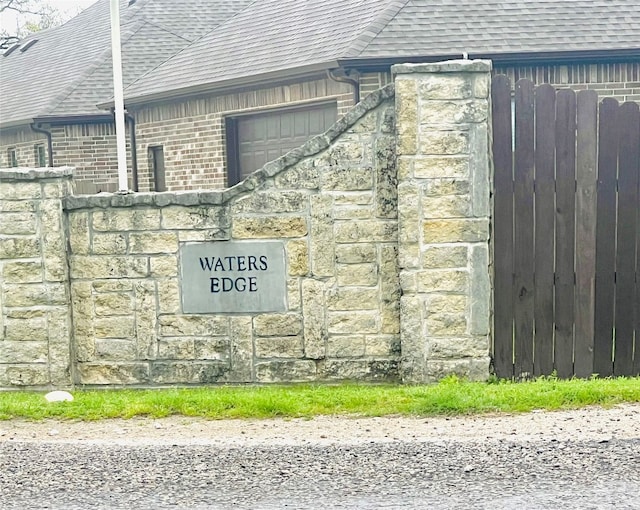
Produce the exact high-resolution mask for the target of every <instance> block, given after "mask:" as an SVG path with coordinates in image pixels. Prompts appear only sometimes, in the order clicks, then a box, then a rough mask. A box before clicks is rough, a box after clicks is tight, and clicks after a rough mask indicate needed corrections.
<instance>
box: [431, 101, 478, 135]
mask: <svg viewBox="0 0 640 510" xmlns="http://www.w3.org/2000/svg"><path fill="white" fill-rule="evenodd" d="M420 112H421V113H420V124H421V126H422V125H423V124H426V125H449V126H450V125H460V124H469V123H477V122H485V121H486V120H487V118H488V115H489V102H488V100H486V99H469V100H462V101H429V102H425V103H424V104H423V105H422V108H421V109H420ZM461 127H462V126H460V128H461Z"/></svg>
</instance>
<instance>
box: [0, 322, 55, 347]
mask: <svg viewBox="0 0 640 510" xmlns="http://www.w3.org/2000/svg"><path fill="white" fill-rule="evenodd" d="M48 338H49V335H48V332H47V319H46V317H33V318H20V319H9V318H7V319H5V321H4V340H5V341H7V342H14V341H17V342H36V341H46V340H48Z"/></svg>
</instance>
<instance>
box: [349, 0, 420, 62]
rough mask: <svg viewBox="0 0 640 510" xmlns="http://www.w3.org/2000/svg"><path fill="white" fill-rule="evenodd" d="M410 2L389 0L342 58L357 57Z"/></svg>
mask: <svg viewBox="0 0 640 510" xmlns="http://www.w3.org/2000/svg"><path fill="white" fill-rule="evenodd" d="M409 1H410V0H391V1H390V2H389V4H388V5H387V7H385V8H384V9H383V10H382V11H381V12H380V14H378V15H377V16H376V17H375V18H374V20H373V21H372V22H371V23H370V24H369V26H368V27H367V28H366V29H365V30H364V31H363V32H362V33H361V34H360V35H359V36H358V37H356V38H355V39H354V40H353V42H352V43H351V45H350V47H349V48H348V49H347V51H346V53H345V55H344V57H345V58H350V57H357V56H358V55H360V54H361V53H362V52H363V51H364V50H365V49H366V48H367V46H369V44H371V42H372V41H373V40H374V39H375V38H376V37H377V36H378V34H379V33H380V32H382V30H384V29H385V27H386V26H387V25H388V24H389V23H390V22H391V21H392V20H393V18H395V17H396V16H397V15H398V13H399V12H400V11H401V10H402V9H403V8H404V7H405V6H406V5H407V4H408V3H409Z"/></svg>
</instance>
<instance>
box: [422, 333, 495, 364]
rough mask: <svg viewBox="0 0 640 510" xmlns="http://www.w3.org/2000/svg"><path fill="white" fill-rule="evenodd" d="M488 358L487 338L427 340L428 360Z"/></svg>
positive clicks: (433, 338) (435, 338) (434, 338)
mask: <svg viewBox="0 0 640 510" xmlns="http://www.w3.org/2000/svg"><path fill="white" fill-rule="evenodd" d="M485 356H489V338H488V337H476V336H473V337H460V338H457V337H452V338H437V337H432V338H430V339H429V360H435V359H453V360H456V359H463V358H482V357H485Z"/></svg>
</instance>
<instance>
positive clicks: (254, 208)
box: [231, 190, 309, 214]
mask: <svg viewBox="0 0 640 510" xmlns="http://www.w3.org/2000/svg"><path fill="white" fill-rule="evenodd" d="M308 206H309V204H308V195H307V194H306V193H304V192H302V191H278V190H268V191H254V192H252V193H249V194H247V195H244V196H241V197H240V198H238V199H237V200H236V202H235V203H234V204H233V205H232V206H231V212H232V213H233V214H238V213H264V214H272V213H293V212H303V211H306V210H307V208H308Z"/></svg>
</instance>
